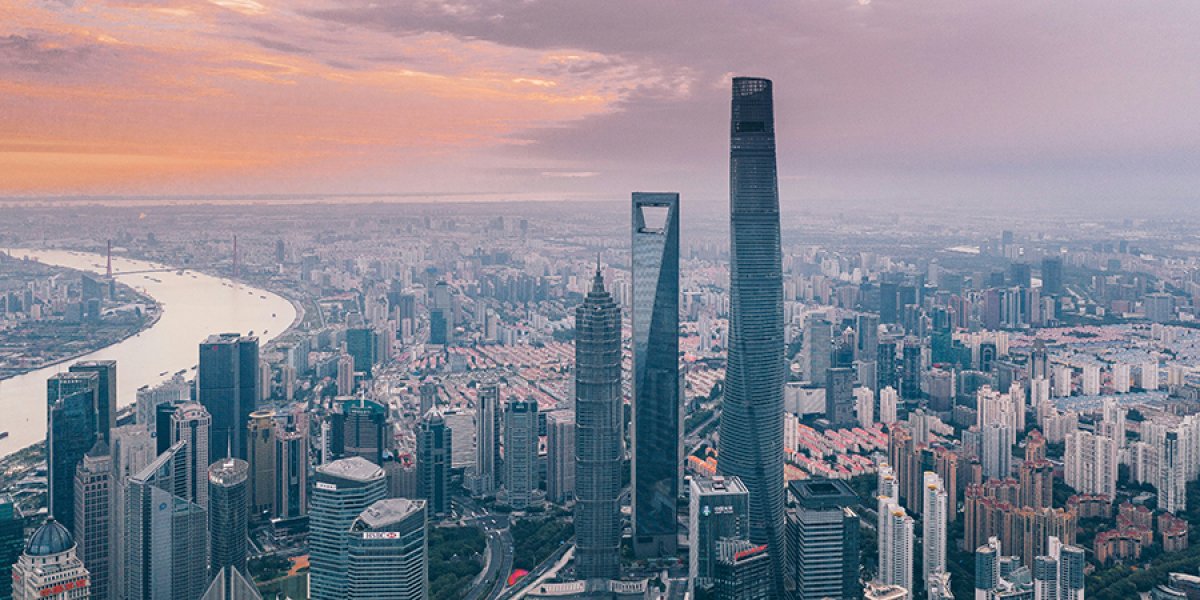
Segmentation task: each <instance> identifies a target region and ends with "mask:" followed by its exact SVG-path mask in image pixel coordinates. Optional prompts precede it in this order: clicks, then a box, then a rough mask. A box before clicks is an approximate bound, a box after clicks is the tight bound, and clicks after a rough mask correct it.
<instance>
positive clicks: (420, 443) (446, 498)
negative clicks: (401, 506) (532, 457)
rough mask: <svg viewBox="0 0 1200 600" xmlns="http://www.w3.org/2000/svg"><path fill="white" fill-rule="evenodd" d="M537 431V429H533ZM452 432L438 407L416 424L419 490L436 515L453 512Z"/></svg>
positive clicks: (432, 512) (428, 507)
mask: <svg viewBox="0 0 1200 600" xmlns="http://www.w3.org/2000/svg"><path fill="white" fill-rule="evenodd" d="M534 431H535V432H536V429H535V430H534ZM452 436H453V433H452V432H451V431H450V428H449V427H446V421H445V419H443V418H442V413H441V411H439V410H438V409H436V408H435V409H432V410H430V411H429V412H427V413H425V416H424V417H423V418H422V419H421V423H420V425H418V426H417V477H418V478H419V479H418V489H419V491H420V494H421V497H422V498H424V499H425V500H426V501H427V502H428V504H427V510H428V511H429V513H430V514H431V515H433V516H438V517H440V516H445V515H448V514H450V508H451V506H450V453H451V452H452V450H453V440H452V439H451V438H452Z"/></svg>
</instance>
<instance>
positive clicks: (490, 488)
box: [475, 382, 501, 496]
mask: <svg viewBox="0 0 1200 600" xmlns="http://www.w3.org/2000/svg"><path fill="white" fill-rule="evenodd" d="M500 429H501V427H500V386H499V385H498V384H496V383H494V382H493V383H481V384H479V392H478V394H477V400H476V405H475V477H476V486H477V488H476V490H475V493H476V494H479V495H480V496H490V495H492V494H495V493H496V488H497V487H498V486H499V484H500V462H499V461H500Z"/></svg>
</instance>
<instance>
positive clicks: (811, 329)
mask: <svg viewBox="0 0 1200 600" xmlns="http://www.w3.org/2000/svg"><path fill="white" fill-rule="evenodd" d="M804 358H805V360H804V378H805V379H807V380H808V381H811V382H813V383H816V384H818V385H819V384H822V383H824V382H825V371H828V370H829V368H830V367H832V366H833V324H832V323H830V322H829V321H828V320H826V319H825V318H824V317H821V316H816V315H810V316H809V317H808V318H807V319H805V321H804Z"/></svg>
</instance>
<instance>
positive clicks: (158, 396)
mask: <svg viewBox="0 0 1200 600" xmlns="http://www.w3.org/2000/svg"><path fill="white" fill-rule="evenodd" d="M191 399H192V386H191V384H190V383H188V381H187V380H185V379H184V378H183V375H181V374H179V373H176V374H175V375H174V376H173V377H171V379H169V380H167V381H164V382H162V383H160V384H158V385H156V386H154V387H150V386H142V387H140V388H138V391H137V401H136V405H135V409H134V411H135V413H134V422H135V423H138V424H141V425H146V426H148V427H150V428H153V427H154V426H155V414H156V413H157V410H158V407H159V406H161V405H163V404H167V405H175V404H183V403H184V402H189V401H191Z"/></svg>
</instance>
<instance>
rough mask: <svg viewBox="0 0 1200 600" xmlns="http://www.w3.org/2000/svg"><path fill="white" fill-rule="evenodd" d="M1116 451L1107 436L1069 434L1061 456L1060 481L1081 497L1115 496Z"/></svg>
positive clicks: (1079, 433)
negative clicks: (1094, 495)
mask: <svg viewBox="0 0 1200 600" xmlns="http://www.w3.org/2000/svg"><path fill="white" fill-rule="evenodd" d="M1122 435H1124V434H1122ZM1117 451H1118V447H1117V443H1116V441H1114V440H1113V439H1112V438H1109V437H1107V436H1104V435H1099V434H1094V433H1091V432H1090V431H1074V432H1071V433H1068V434H1067V436H1066V445H1065V452H1064V453H1063V481H1064V482H1066V484H1067V485H1069V486H1071V487H1072V488H1074V489H1075V491H1077V492H1079V493H1081V494H1104V495H1106V496H1108V497H1109V498H1113V497H1115V495H1116V492H1117V465H1118V460H1117Z"/></svg>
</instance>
